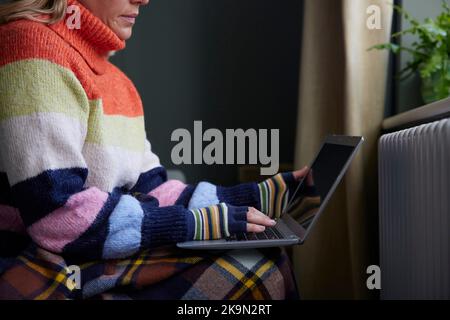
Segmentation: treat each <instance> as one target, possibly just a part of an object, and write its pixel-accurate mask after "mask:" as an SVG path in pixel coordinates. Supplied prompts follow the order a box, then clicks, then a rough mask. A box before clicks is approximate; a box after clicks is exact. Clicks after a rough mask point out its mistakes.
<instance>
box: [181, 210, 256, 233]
mask: <svg viewBox="0 0 450 320" xmlns="http://www.w3.org/2000/svg"><path fill="white" fill-rule="evenodd" d="M190 212H191V213H192V215H189V217H188V235H187V238H188V239H187V240H188V241H189V240H214V239H223V238H226V237H229V236H230V235H231V234H234V233H239V232H246V231H247V212H248V207H236V206H232V205H229V204H225V203H223V202H221V203H219V204H217V205H213V206H209V207H205V208H199V209H191V210H190Z"/></svg>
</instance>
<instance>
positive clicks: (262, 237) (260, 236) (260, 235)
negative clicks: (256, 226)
mask: <svg viewBox="0 0 450 320" xmlns="http://www.w3.org/2000/svg"><path fill="white" fill-rule="evenodd" d="M256 237H257V238H258V240H267V239H268V238H267V235H266V232H265V231H264V232H260V233H257V234H256Z"/></svg>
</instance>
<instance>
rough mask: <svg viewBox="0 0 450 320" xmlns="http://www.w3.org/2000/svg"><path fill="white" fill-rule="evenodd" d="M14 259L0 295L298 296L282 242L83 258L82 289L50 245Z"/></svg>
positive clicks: (1, 283)
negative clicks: (262, 246)
mask: <svg viewBox="0 0 450 320" xmlns="http://www.w3.org/2000/svg"><path fill="white" fill-rule="evenodd" d="M10 264H11V266H10V267H9V268H8V270H7V271H6V272H5V273H4V274H3V275H2V276H1V277H0V299H36V300H46V299H52V300H54V299H105V300H118V299H152V300H153V299H155V300H158V299H161V300H162V299H164V300H179V299H185V300H192V299H196V300H222V299H226V300H247V299H248V300H253V299H257V300H260V299H265V300H269V299H273V300H281V299H298V294H297V289H296V287H295V281H294V279H293V275H292V271H291V266H290V262H289V260H288V258H287V256H286V254H285V253H284V251H282V250H281V249H279V248H272V249H265V250H245V251H236V250H232V251H227V252H213V253H205V252H198V251H195V252H194V251H186V250H179V249H177V248H173V247H171V248H160V249H158V250H153V251H146V250H145V251H142V252H141V253H139V254H137V255H135V256H133V257H131V258H129V259H121V260H107V261H97V262H89V263H85V264H81V265H80V268H81V282H82V285H81V289H80V290H75V289H74V286H73V285H72V282H69V281H67V280H68V272H67V269H66V268H67V262H66V261H65V260H64V259H62V258H61V257H60V256H58V255H55V254H52V253H50V252H48V251H46V250H43V249H40V248H36V247H35V246H32V247H31V248H29V249H28V250H26V251H25V252H24V253H23V254H22V255H20V256H19V257H17V258H16V259H13V261H11V262H10ZM23 279H27V281H23ZM68 284H69V285H68Z"/></svg>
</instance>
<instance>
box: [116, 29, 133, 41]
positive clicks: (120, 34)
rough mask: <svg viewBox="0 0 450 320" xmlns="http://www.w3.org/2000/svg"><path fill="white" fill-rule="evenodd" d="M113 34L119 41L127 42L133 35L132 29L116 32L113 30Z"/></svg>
mask: <svg viewBox="0 0 450 320" xmlns="http://www.w3.org/2000/svg"><path fill="white" fill-rule="evenodd" d="M113 31H114V33H115V34H116V35H117V37H119V39H120V40H128V39H130V37H131V34H132V33H133V28H131V27H129V28H120V29H117V30H113Z"/></svg>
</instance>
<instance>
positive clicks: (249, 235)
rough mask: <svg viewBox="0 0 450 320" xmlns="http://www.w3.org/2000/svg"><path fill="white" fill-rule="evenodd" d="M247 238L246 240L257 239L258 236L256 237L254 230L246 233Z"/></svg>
mask: <svg viewBox="0 0 450 320" xmlns="http://www.w3.org/2000/svg"><path fill="white" fill-rule="evenodd" d="M247 239H248V240H258V238H257V237H256V234H255V233H254V232H251V233H247Z"/></svg>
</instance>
